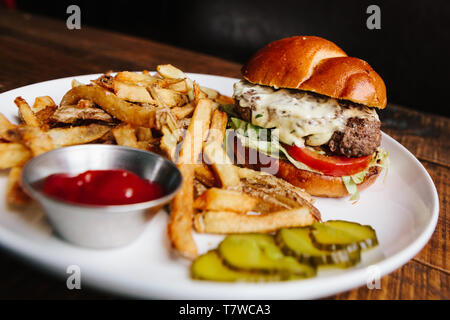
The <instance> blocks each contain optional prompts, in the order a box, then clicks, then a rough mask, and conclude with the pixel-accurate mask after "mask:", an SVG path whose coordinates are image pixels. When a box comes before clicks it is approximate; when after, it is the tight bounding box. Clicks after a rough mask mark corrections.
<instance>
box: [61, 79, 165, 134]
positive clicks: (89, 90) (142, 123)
mask: <svg viewBox="0 0 450 320" xmlns="http://www.w3.org/2000/svg"><path fill="white" fill-rule="evenodd" d="M80 99H89V100H92V101H94V102H95V103H96V104H97V105H98V106H99V107H100V108H102V109H103V110H105V111H106V112H107V113H109V114H110V115H112V116H113V117H115V118H117V119H119V120H121V121H123V122H127V123H129V124H131V125H134V126H138V127H146V128H153V127H154V126H155V124H156V110H155V109H154V108H143V107H141V106H139V105H136V104H132V103H129V102H126V101H124V100H123V99H121V98H119V97H117V96H116V95H114V94H112V93H111V92H109V91H108V90H106V89H104V88H102V87H99V86H96V85H90V86H89V85H83V86H78V87H75V88H72V89H71V90H70V91H68V92H67V93H66V94H65V95H64V97H63V98H62V100H61V104H60V105H61V106H65V105H74V104H76V103H77V102H78V101H79V100H80Z"/></svg>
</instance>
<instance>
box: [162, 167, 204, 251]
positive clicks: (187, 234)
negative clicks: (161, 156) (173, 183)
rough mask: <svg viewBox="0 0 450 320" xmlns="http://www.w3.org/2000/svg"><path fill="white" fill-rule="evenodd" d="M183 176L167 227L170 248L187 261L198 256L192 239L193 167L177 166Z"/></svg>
mask: <svg viewBox="0 0 450 320" xmlns="http://www.w3.org/2000/svg"><path fill="white" fill-rule="evenodd" d="M178 169H179V170H180V172H181V174H182V176H183V185H182V186H181V188H180V191H179V192H178V193H177V194H176V195H175V197H174V199H173V201H172V206H171V212H170V222H169V224H168V226H167V234H168V236H169V239H170V242H171V244H172V247H173V248H174V249H176V250H177V252H178V253H179V254H181V255H182V256H183V257H186V258H188V259H194V258H196V257H197V255H198V251H197V245H196V244H195V241H194V239H193V238H192V231H191V230H192V217H193V214H194V208H193V204H194V167H193V166H192V165H191V164H179V165H178Z"/></svg>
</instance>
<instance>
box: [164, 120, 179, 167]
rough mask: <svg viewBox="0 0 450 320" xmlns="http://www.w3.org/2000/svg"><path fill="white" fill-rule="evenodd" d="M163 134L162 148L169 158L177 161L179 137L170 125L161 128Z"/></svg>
mask: <svg viewBox="0 0 450 320" xmlns="http://www.w3.org/2000/svg"><path fill="white" fill-rule="evenodd" d="M161 132H162V133H163V136H162V137H161V143H160V148H161V150H162V151H164V152H165V154H166V156H167V158H169V160H171V161H175V156H176V151H177V143H178V137H177V136H176V135H175V134H174V133H173V132H172V131H171V130H170V129H169V127H168V126H163V127H162V128H161Z"/></svg>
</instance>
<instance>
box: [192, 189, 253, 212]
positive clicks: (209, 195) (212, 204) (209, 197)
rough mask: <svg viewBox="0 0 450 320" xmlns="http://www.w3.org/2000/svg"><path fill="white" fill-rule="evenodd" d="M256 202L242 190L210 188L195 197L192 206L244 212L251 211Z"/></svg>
mask: <svg viewBox="0 0 450 320" xmlns="http://www.w3.org/2000/svg"><path fill="white" fill-rule="evenodd" d="M257 203H258V199H256V198H254V197H251V196H249V195H246V194H244V193H242V192H238V191H233V190H225V189H219V188H211V189H208V190H207V191H205V192H204V193H203V194H202V195H200V196H199V197H197V198H196V199H195V201H194V208H195V209H199V210H214V211H233V212H237V213H246V212H248V211H252V210H253V209H254V208H255V206H256V204H257Z"/></svg>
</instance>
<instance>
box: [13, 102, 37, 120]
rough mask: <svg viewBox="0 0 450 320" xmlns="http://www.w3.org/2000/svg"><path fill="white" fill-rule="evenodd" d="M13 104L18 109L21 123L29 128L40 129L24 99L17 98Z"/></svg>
mask: <svg viewBox="0 0 450 320" xmlns="http://www.w3.org/2000/svg"><path fill="white" fill-rule="evenodd" d="M14 103H15V104H16V105H17V107H18V108H19V115H20V118H21V119H22V120H23V122H25V123H26V124H27V125H28V126H31V127H40V125H41V123H40V122H39V119H38V118H37V117H36V115H35V114H34V112H33V110H31V107H30V106H29V105H28V103H27V102H26V101H25V99H23V98H22V97H17V98H16V99H15V100H14Z"/></svg>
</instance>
